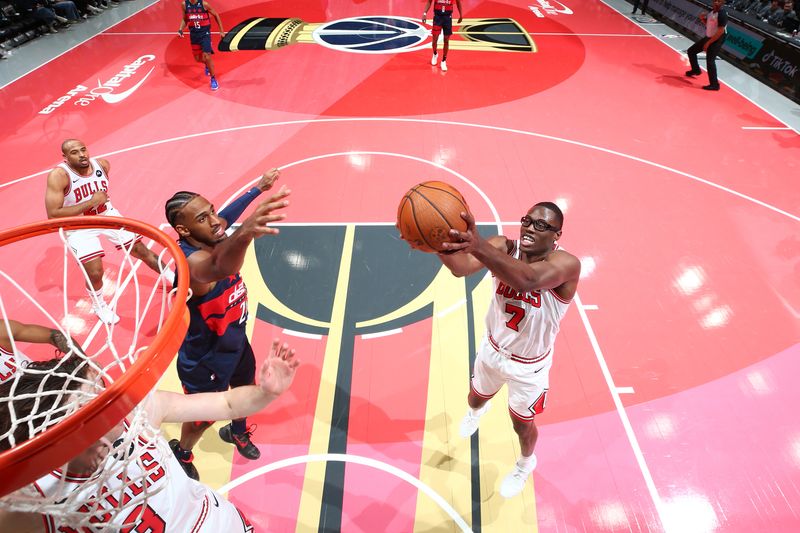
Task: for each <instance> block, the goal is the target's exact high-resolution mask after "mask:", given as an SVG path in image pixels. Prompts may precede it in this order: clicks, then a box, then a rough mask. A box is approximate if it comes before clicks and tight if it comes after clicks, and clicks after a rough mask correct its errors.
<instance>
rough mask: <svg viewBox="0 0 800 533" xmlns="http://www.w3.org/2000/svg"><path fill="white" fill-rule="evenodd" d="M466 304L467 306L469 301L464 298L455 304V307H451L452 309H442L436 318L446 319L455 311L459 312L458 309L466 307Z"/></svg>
mask: <svg viewBox="0 0 800 533" xmlns="http://www.w3.org/2000/svg"><path fill="white" fill-rule="evenodd" d="M466 304H467V299H466V298H462V299H460V300H459V301H457V302H456V303H454V304H453V305H451V306H450V307H448V308H447V309H442V310H441V311H439V312H438V313H436V318H442V317H445V316H447V315H449V314H450V313H452V312H453V311H455V310H457V309H458V308H460V307H463V306H465V305H466Z"/></svg>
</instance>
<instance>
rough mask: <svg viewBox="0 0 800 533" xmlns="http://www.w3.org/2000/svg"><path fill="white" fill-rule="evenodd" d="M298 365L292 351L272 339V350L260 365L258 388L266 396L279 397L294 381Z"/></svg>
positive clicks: (287, 346) (279, 341) (278, 340)
mask: <svg viewBox="0 0 800 533" xmlns="http://www.w3.org/2000/svg"><path fill="white" fill-rule="evenodd" d="M299 365H300V361H299V360H298V359H297V358H296V357H295V351H294V349H293V348H291V347H290V346H289V344H288V343H286V342H283V343H282V342H281V340H280V339H274V340H273V341H272V349H271V350H270V352H269V355H268V356H267V358H266V359H265V360H264V363H263V364H262V365H261V372H260V374H259V380H258V381H259V383H258V386H259V387H260V388H261V390H262V391H263V392H265V393H267V394H272V395H274V396H279V395H280V394H282V393H283V392H284V391H285V390H286V389H288V388H289V386H290V385H291V384H292V381H294V376H295V374H297V367H298V366H299Z"/></svg>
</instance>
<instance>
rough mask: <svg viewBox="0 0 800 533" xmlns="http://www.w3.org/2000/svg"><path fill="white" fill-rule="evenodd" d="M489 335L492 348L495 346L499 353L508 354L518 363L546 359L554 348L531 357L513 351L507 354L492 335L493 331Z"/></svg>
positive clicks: (528, 363) (530, 362) (536, 361)
mask: <svg viewBox="0 0 800 533" xmlns="http://www.w3.org/2000/svg"><path fill="white" fill-rule="evenodd" d="M487 337H488V338H489V344H491V345H492V348H494V350H495V351H496V352H497V353H499V354H501V355H506V356H508V358H509V359H511V360H512V361H516V362H517V363H523V364H526V365H530V364H533V363H538V362H539V361H544V359H545V358H546V357H547V356H548V355H550V352H551V351H553V349H552V348H550V349H549V350H547V352H545V354H544V355H540V356H538V357H534V358H530V357H522V356H521V355H517V354H515V353H512V354H507V353H505V352H504V351H503V350H502V349H501V348H500V346H499V345H498V344H497V341H496V340H494V337H492V334H491V333H489V334H488V335H487Z"/></svg>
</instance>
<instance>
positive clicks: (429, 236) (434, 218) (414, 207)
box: [397, 181, 469, 253]
mask: <svg viewBox="0 0 800 533" xmlns="http://www.w3.org/2000/svg"><path fill="white" fill-rule="evenodd" d="M462 211H463V212H469V207H467V202H466V201H464V197H463V196H462V195H461V193H460V192H458V190H457V189H455V188H454V187H452V186H451V185H448V184H447V183H444V182H442V181H425V182H422V183H420V184H419V185H415V186H414V187H412V188H411V189H410V190H409V191H408V192H407V193H406V194H405V195H404V196H403V199H402V200H400V206H399V207H398V208H397V229H399V230H400V237H401V238H402V239H403V240H404V241H406V242H408V244H410V245H411V247H412V248H414V249H416V250H420V251H422V252H429V253H436V252H441V251H443V249H442V243H443V242H449V241H450V238H449V236H448V232H449V231H450V229H457V230H459V231H466V229H467V223H466V222H465V221H464V219H463V218H461V212H462Z"/></svg>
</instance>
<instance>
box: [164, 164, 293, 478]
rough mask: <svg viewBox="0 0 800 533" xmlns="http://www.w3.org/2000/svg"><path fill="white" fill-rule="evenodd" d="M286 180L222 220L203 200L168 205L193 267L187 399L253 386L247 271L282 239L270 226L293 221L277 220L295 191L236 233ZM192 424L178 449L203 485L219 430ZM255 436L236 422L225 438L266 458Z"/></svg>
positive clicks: (186, 197)
mask: <svg viewBox="0 0 800 533" xmlns="http://www.w3.org/2000/svg"><path fill="white" fill-rule="evenodd" d="M279 176H280V172H279V171H278V169H277V168H273V169H271V170H269V171H267V172H265V173H264V174H263V175H262V176H261V179H260V180H259V181H258V184H257V185H256V186H255V187H253V188H252V189H250V190H249V191H248V192H246V193H245V194H243V195H242V196H240V197H239V198H237V199H236V200H234V201H233V202H231V204H230V205H228V206H227V207H225V208H224V209H222V210H221V211H220V212H219V214H217V212H216V210H215V209H214V206H213V205H212V204H211V202H209V201H208V200H206V199H205V198H203V197H202V196H200V195H199V194H197V193H193V192H188V191H180V192H177V193H175V194H174V195H173V196H172V198H170V199H169V200H167V203H166V205H165V208H164V210H165V213H166V218H167V221H169V223H170V225H172V227H173V228H174V229H175V231H176V232H177V233H178V235H179V237H180V239H179V240H178V244H179V245H180V247H181V250H183V253H184V254H186V260H187V262H188V263H189V277H190V280H189V286H190V287H191V289H192V297H191V298H190V299H189V301H188V302H187V306H188V308H189V330H188V332H187V333H186V338H185V339H184V341H183V344H181V347H180V349H179V350H178V364H177V368H178V377H179V378H180V380H181V384H182V385H183V389H184V391H185V392H186V393H187V394H195V393H199V392H216V391H224V390H228V388H229V387H230V388H235V387H241V386H244V385H249V384H251V383H252V382H253V378H254V376H255V356H254V355H253V348H252V347H251V346H250V341H248V339H247V333H246V326H247V287H246V286H245V284H244V281H242V276H241V274H240V273H239V269H240V268H241V267H242V264H243V263H244V257H245V254H246V252H247V248H248V246H249V245H250V243H251V242H252V241H253V239H254V238H256V237H259V236H261V235H269V234H277V233H278V230H277V229H276V228H272V227H270V226H269V225H268V224H269V223H271V222H275V221H278V220H282V219H283V218H285V216H286V215H280V214H274V213H273V212H274V211H276V210H279V209H282V208H283V207H286V206H287V205H289V202H288V200H285V198H286V197H287V196H288V195H289V193H290V191H289V190H288V189H287V188H286V187H282V188H281V190H280V191H278V192H277V193H276V194H273V195H272V196H270V197H269V198H267V199H266V200H265V201H264V202H262V203H261V204H260V205H259V206H258V207H257V208H256V209H255V211H254V213H253V214H252V215H251V216H250V217H248V218H247V219H245V220H244V221H243V222H242V224H241V226H239V228H237V229H236V231H234V232H233V233H232V234H231V235H230V237H229V236H228V235H227V233H226V232H225V230H227V229H228V228H230V227H231V226H232V225H233V223H234V222H236V220H237V219H238V218H239V216H240V215H241V214H242V213H243V212H244V210H245V209H246V208H247V206H248V205H250V203H251V202H252V201H253V200H255V199H256V197H257V196H258V195H260V194H261V193H262V192H263V191H267V190H269V189H270V188H272V185H273V183H275V180H277V179H278V177H279ZM196 420H198V422H187V423H185V424H183V426H182V427H181V437H180V440H178V439H174V440H172V441H171V442H170V446H171V447H172V449H173V451H174V452H175V455H176V457H178V459H179V461H180V462H181V465H182V466H183V468H184V470H185V471H186V474H187V475H188V476H189V477H191V478H193V479H199V474H198V472H197V468H195V466H194V464H193V463H192V460H193V455H192V448H194V446H195V444H197V442H198V441H199V440H200V437H201V436H202V435H203V433H204V432H205V430H206V429H208V427H209V426H211V423H212V422H210V421H208V419H207V418H197V419H196ZM252 432H253V430H252V429H251V428H248V427H247V420H246V419H245V418H244V417H242V418H236V419H234V420H233V421H232V422H231V423H230V424H228V425H226V426H224V427H223V428H221V429H220V430H219V436H220V438H221V439H222V440H224V441H225V442H229V443H231V444H234V445H235V446H236V449H237V450H238V451H239V454H241V455H242V456H243V457H245V458H247V459H250V460H254V459H258V458H259V457H260V456H261V452H260V451H259V449H258V448H257V447H256V446H255V445H254V444H253V442H252V441H251V440H250V436H251V435H252Z"/></svg>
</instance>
